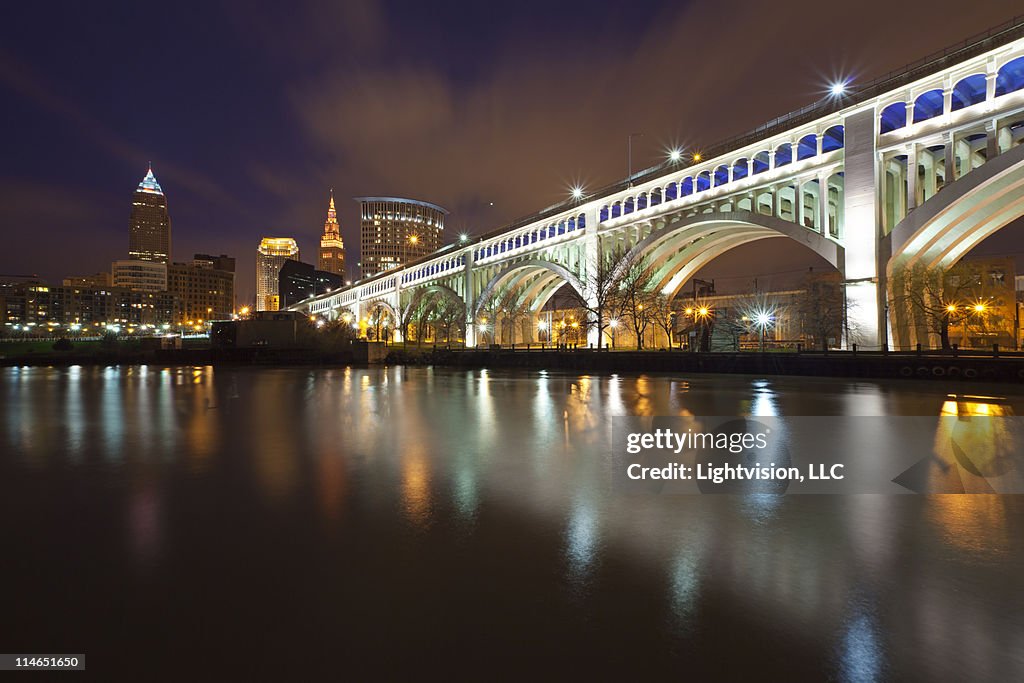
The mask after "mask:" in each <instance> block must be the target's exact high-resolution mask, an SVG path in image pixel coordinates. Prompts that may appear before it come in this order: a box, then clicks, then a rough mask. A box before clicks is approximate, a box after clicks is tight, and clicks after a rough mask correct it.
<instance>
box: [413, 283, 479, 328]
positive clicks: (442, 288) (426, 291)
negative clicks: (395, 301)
mask: <svg viewBox="0 0 1024 683" xmlns="http://www.w3.org/2000/svg"><path fill="white" fill-rule="evenodd" d="M437 296H442V297H445V298H447V299H449V300H451V301H453V302H455V303H457V304H458V305H459V306H462V307H463V308H465V306H466V302H465V301H463V300H462V297H461V296H459V294H458V292H456V291H455V290H454V289H452V288H451V287H449V286H448V285H444V284H441V283H440V282H432V283H430V284H429V285H426V286H424V287H417V288H416V290H415V291H413V294H412V298H410V299H409V303H408V304H406V305H405V306H403V307H402V318H401V319H402V320H408V318H409V315H410V314H411V313H412V311H413V310H414V309H415V308H416V306H419V305H420V304H421V303H422V302H423V299H424V298H426V297H430V298H435V297H437Z"/></svg>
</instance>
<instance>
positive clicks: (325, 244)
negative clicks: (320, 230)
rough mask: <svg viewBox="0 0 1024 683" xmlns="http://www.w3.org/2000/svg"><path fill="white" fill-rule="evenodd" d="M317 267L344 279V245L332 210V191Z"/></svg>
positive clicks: (336, 218)
mask: <svg viewBox="0 0 1024 683" xmlns="http://www.w3.org/2000/svg"><path fill="white" fill-rule="evenodd" d="M317 266H318V267H319V268H320V270H322V271H325V272H327V273H334V274H335V275H340V276H341V278H342V280H344V279H345V243H344V242H343V241H342V239H341V227H340V226H339V225H338V213H337V211H335V210H334V190H331V204H330V206H328V207H327V221H326V222H325V223H324V234H323V235H321V236H320V259H319V262H318V263H317Z"/></svg>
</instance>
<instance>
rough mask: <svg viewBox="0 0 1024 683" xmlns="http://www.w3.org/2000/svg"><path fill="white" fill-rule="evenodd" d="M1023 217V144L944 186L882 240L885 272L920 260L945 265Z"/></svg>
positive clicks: (925, 263) (951, 263)
mask: <svg viewBox="0 0 1024 683" xmlns="http://www.w3.org/2000/svg"><path fill="white" fill-rule="evenodd" d="M1022 215H1024V145H1017V146H1016V147H1014V148H1012V149H1010V150H1009V151H1007V152H1005V153H1003V154H1000V155H998V156H996V157H994V158H993V159H992V160H990V161H988V162H986V163H985V164H984V165H982V166H980V167H979V168H977V169H975V170H973V171H971V172H970V173H968V174H966V175H964V176H963V177H961V178H959V179H958V180H956V181H955V182H953V183H950V184H948V185H946V186H945V187H944V188H943V189H942V192H939V193H938V194H936V195H935V196H934V197H932V198H930V199H929V200H928V201H926V202H924V203H923V204H922V205H921V206H919V207H917V208H916V209H915V210H914V211H913V212H912V213H911V214H910V215H908V216H907V217H906V218H904V219H903V220H902V221H900V222H899V223H897V224H896V226H895V227H894V228H893V230H892V233H891V234H890V235H889V236H887V237H886V238H885V240H886V242H888V246H889V250H890V253H891V256H890V258H889V263H888V266H887V268H886V271H887V273H888V274H889V275H891V274H892V272H893V270H894V269H895V268H899V267H902V266H913V265H915V264H918V263H920V264H922V265H924V266H925V267H928V268H949V267H951V266H953V265H954V264H956V262H957V261H959V260H960V258H961V257H962V256H963V255H964V254H966V253H967V252H969V251H970V250H971V249H973V248H974V247H975V246H977V245H978V244H980V243H981V242H982V241H983V240H984V239H985V238H987V237H989V236H990V235H992V234H993V233H995V232H996V231H998V230H999V229H1000V228H1003V227H1004V226H1006V225H1007V224H1008V223H1010V222H1012V221H1013V220H1015V219H1017V218H1020V217H1021V216H1022Z"/></svg>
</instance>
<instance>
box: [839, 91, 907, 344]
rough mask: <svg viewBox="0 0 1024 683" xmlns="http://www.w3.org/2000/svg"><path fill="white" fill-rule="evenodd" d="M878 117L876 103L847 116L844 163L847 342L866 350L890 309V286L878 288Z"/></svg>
mask: <svg viewBox="0 0 1024 683" xmlns="http://www.w3.org/2000/svg"><path fill="white" fill-rule="evenodd" d="M875 119H876V117H875V110H874V107H865V108H864V109H861V110H859V111H856V112H854V113H851V114H849V115H847V116H846V117H845V119H844V121H843V126H844V128H843V129H844V132H845V136H846V140H845V142H846V146H845V150H844V154H845V157H844V164H843V171H844V180H843V216H844V220H843V223H844V226H843V242H844V247H845V264H844V265H845V267H844V268H843V269H842V270H843V274H844V276H845V284H846V288H845V289H846V312H847V314H846V317H847V330H848V331H849V335H848V336H847V338H846V343H847V344H857V345H858V346H860V347H861V348H863V349H878V348H880V347H881V343H882V335H881V330H882V329H883V328H882V321H881V316H882V315H883V313H884V310H885V305H884V302H883V301H882V300H881V298H880V297H882V296H884V291H885V288H884V287H879V279H878V276H879V267H878V258H879V254H878V241H879V238H880V231H879V227H878V193H877V192H876V186H877V182H878V180H877V178H876V174H877V171H878V161H877V154H876V151H875ZM915 163H916V162H915ZM915 175H916V166H915ZM844 336H846V335H844Z"/></svg>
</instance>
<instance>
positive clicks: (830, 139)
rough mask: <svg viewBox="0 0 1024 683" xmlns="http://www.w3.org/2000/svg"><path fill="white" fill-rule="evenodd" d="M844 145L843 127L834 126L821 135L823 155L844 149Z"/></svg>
mask: <svg viewBox="0 0 1024 683" xmlns="http://www.w3.org/2000/svg"><path fill="white" fill-rule="evenodd" d="M844 144H845V140H844V129H843V127H842V126H841V125H836V126H832V127H830V128H828V129H826V130H825V132H824V133H822V134H821V151H822V153H827V152H834V151H835V150H837V149H842V148H843V145H844Z"/></svg>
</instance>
